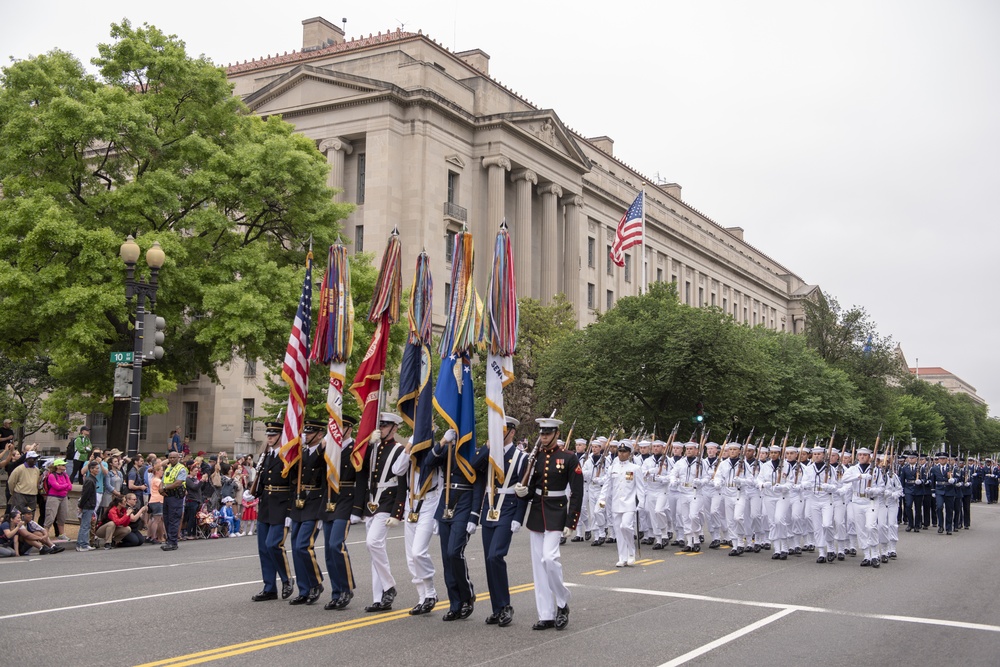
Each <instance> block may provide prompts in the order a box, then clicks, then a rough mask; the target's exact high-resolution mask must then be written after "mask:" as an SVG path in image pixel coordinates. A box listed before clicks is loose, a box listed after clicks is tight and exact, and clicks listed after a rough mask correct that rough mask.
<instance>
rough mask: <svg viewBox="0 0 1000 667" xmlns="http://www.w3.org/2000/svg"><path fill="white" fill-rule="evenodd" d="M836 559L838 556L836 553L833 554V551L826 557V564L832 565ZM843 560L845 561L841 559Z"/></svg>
mask: <svg viewBox="0 0 1000 667" xmlns="http://www.w3.org/2000/svg"><path fill="white" fill-rule="evenodd" d="M836 557H837V556H836V555H835V554H834V553H833V552H832V551H831V552H829V553H828V554H827V555H826V562H827V563H832V562H833V559H834V558H836ZM841 560H843V559H841Z"/></svg>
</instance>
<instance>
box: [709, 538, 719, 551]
mask: <svg viewBox="0 0 1000 667" xmlns="http://www.w3.org/2000/svg"><path fill="white" fill-rule="evenodd" d="M721 544H722V542H720V541H719V540H712V543H711V544H709V545H708V548H709V549H718V548H719V546H720V545H721Z"/></svg>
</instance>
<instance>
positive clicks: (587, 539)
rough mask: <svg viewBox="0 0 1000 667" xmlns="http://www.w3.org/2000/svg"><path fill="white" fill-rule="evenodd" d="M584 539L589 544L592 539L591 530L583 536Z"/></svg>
mask: <svg viewBox="0 0 1000 667" xmlns="http://www.w3.org/2000/svg"><path fill="white" fill-rule="evenodd" d="M583 539H585V540H586V541H588V542H589V541H590V540H591V539H592V538H591V535H590V531H589V530H588V531H587V532H586V533H584V534H583Z"/></svg>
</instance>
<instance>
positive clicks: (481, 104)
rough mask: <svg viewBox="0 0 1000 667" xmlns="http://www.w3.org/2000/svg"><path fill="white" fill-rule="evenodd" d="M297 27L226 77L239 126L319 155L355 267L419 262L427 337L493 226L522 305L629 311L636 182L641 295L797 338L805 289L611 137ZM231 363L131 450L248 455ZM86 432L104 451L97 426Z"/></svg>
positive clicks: (408, 40) (465, 58) (588, 313)
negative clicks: (280, 130)
mask: <svg viewBox="0 0 1000 667" xmlns="http://www.w3.org/2000/svg"><path fill="white" fill-rule="evenodd" d="M302 26H303V41H302V49H301V50H300V51H293V52H292V53H285V54H283V55H275V56H267V57H265V58H261V59H255V60H252V61H250V62H244V63H240V64H236V65H231V66H229V67H228V69H227V74H228V76H229V79H230V81H231V82H232V83H233V85H234V87H235V94H236V95H239V96H240V97H241V98H243V100H244V101H245V102H246V104H247V105H248V106H249V108H250V109H251V111H252V112H253V113H256V114H259V115H261V116H269V115H272V114H280V115H281V116H282V117H283V118H284V119H285V120H286V121H288V122H290V123H292V124H293V125H294V126H295V127H296V129H297V130H298V131H299V132H301V133H302V134H303V135H305V136H307V137H310V138H311V139H313V140H314V141H315V142H316V145H317V146H318V148H319V149H320V151H322V152H323V153H325V155H326V157H327V160H328V161H329V163H330V166H331V171H330V175H329V185H330V186H332V187H334V188H336V189H338V190H339V191H340V193H339V194H338V195H337V198H338V199H339V200H340V201H346V202H350V203H353V204H355V205H356V206H357V209H356V210H355V211H354V212H353V213H352V214H351V215H350V217H348V218H347V219H346V220H345V221H343V222H344V231H345V234H346V236H347V237H348V238H349V239H350V240H351V241H352V243H353V250H354V251H358V252H360V251H369V252H375V254H376V255H377V257H376V262H378V261H379V259H380V257H378V255H380V253H381V252H382V249H383V248H384V247H385V242H386V238H387V237H388V235H389V233H390V231H391V230H392V228H393V227H398V228H399V232H400V240H401V241H402V249H403V256H402V262H403V274H404V276H409V275H411V273H410V272H411V270H412V269H411V267H413V266H414V265H415V262H416V257H417V254H418V253H419V252H420V250H421V249H426V251H427V253H428V255H429V256H430V260H431V269H432V272H433V274H434V282H435V284H436V285H437V286H438V290H439V291H438V295H439V296H438V298H436V299H435V300H434V301H435V302H434V321H435V324H437V325H439V326H440V325H443V324H444V322H445V317H446V315H445V304H446V303H447V301H448V294H449V290H450V285H449V284H448V281H449V279H450V276H451V249H452V241H453V238H454V234H455V233H456V232H457V231H459V230H461V228H462V226H463V225H467V226H468V229H469V230H470V231H471V232H472V234H473V237H474V239H475V243H476V256H477V257H476V259H477V262H476V283H477V287H478V288H479V290H480V293H482V292H484V291H485V288H486V281H487V279H488V272H489V268H490V265H491V256H492V248H493V240H494V237H495V234H496V232H497V230H498V229H499V226H500V223H501V221H502V220H504V219H506V220H507V223H508V225H509V228H510V233H511V241H512V244H513V250H514V261H515V275H516V279H517V285H518V294H519V295H520V296H522V297H523V296H529V297H532V298H535V299H540V300H541V301H542V302H543V303H546V304H547V303H551V302H552V300H553V298H554V296H555V295H557V294H559V293H564V294H565V295H566V297H567V298H568V299H569V301H570V302H571V303H572V304H573V306H574V308H575V310H576V313H577V317H578V319H579V322H580V325H581V326H585V325H587V324H589V323H591V322H594V321H595V320H596V315H597V313H598V312H599V311H606V310H608V309H610V308H611V307H612V306H613V304H614V302H615V301H616V300H617V299H618V298H620V297H622V296H628V295H633V294H637V293H638V291H639V287H640V284H641V278H640V276H639V275H638V274H637V271H640V270H642V269H641V268H639V267H640V266H641V263H640V262H639V260H638V257H637V254H638V251H639V247H636V248H633V249H632V251H631V252H628V253H626V265H625V267H624V268H619V267H617V266H615V265H613V264H612V263H611V261H610V259H609V258H608V254H609V251H610V248H611V244H612V241H613V238H614V233H615V229H616V227H617V225H618V221H619V220H620V219H621V217H622V215H623V214H624V212H625V210H626V209H627V208H628V206H629V205H630V204H631V203H632V201H633V199H635V197H636V195H637V193H638V192H639V190H640V188H641V187H642V185H643V184H644V183H645V184H646V185H645V187H646V197H647V205H646V230H647V239H646V246H645V254H646V258H645V270H646V281H647V283H652V282H654V281H665V282H675V283H677V289H678V293H679V294H680V298H681V301H682V302H684V303H686V304H688V305H691V306H719V307H720V308H722V309H723V310H724V311H726V312H727V313H729V314H731V315H732V316H733V317H734V318H735V319H736V321H738V322H742V323H745V324H747V325H750V326H757V325H761V326H766V327H769V328H771V329H774V330H777V331H791V332H800V331H802V327H803V323H804V310H803V306H802V301H803V300H804V299H806V298H808V297H809V296H810V295H811V294H813V293H814V292H815V291H816V290H817V289H818V287H817V286H816V285H809V284H806V283H805V281H803V280H802V279H801V278H800V277H799V276H798V275H796V274H795V273H793V272H792V271H791V270H790V269H788V268H786V267H785V266H783V265H782V264H780V263H778V262H777V261H775V260H774V259H772V258H771V257H769V256H768V255H766V254H764V253H763V252H761V251H760V250H758V249H757V248H755V247H753V246H752V245H750V244H748V243H746V242H745V241H744V239H743V230H742V229H741V228H739V227H723V226H722V225H720V224H718V223H716V222H715V221H713V220H712V219H710V218H709V217H708V216H706V215H705V214H703V213H701V212H700V211H698V210H697V209H695V208H694V207H692V206H691V205H690V204H688V203H686V202H684V201H683V200H682V198H681V187H680V186H679V185H677V184H673V183H670V184H655V183H650V179H648V178H646V177H645V176H643V175H642V174H640V173H639V172H637V171H636V170H634V169H632V168H631V167H629V166H628V165H627V164H626V163H624V162H622V161H621V160H619V159H617V158H616V157H615V156H614V142H613V141H612V139H610V138H609V137H606V136H599V137H584V136H582V135H580V134H578V133H577V132H575V131H574V130H572V129H570V128H569V127H568V126H567V125H566V124H565V123H564V122H563V120H562V118H561V117H560V116H559V115H558V114H557V113H556V112H555V111H554V110H552V109H540V108H538V107H536V106H535V105H533V104H532V103H530V102H529V101H527V100H525V99H524V98H522V97H521V96H519V95H518V94H517V93H515V92H514V91H512V90H510V89H509V88H506V87H505V86H503V85H502V84H500V83H499V82H497V81H495V80H494V79H492V78H491V77H490V75H489V61H490V57H489V55H487V54H486V53H485V52H483V51H481V50H479V49H472V50H469V51H462V52H459V53H453V52H451V51H449V50H448V49H446V48H444V47H443V46H441V45H440V44H438V43H436V42H435V41H434V40H432V39H430V38H429V37H428V36H426V35H423V34H421V33H419V32H417V33H412V32H403V31H402V30H396V31H393V32H386V33H380V34H378V35H375V36H371V35H369V36H368V37H363V38H356V39H351V40H347V39H346V38H345V34H344V31H343V30H342V29H341V28H340V27H339V26H337V25H334V24H332V23H330V22H329V21H327V20H325V19H323V18H320V17H316V18H310V19H307V20H305V21H303V22H302ZM570 113H571V110H570ZM442 286H443V288H442ZM442 297H443V298H442ZM243 364H244V362H240V361H235V362H234V363H233V364H232V365H231V367H227V368H225V369H220V380H221V383H220V384H219V385H213V384H212V383H210V382H209V381H208V378H201V379H200V380H199V381H198V382H196V383H192V384H191V385H186V386H183V387H181V388H179V389H178V391H177V392H176V393H175V394H174V395H172V396H170V397H169V406H170V411H169V413H168V414H166V415H151V416H150V417H148V419H146V418H144V419H143V422H144V423H143V426H144V429H143V436H144V437H143V439H142V441H141V442H140V450H141V451H155V450H162V449H164V448H165V443H166V441H167V435H168V433H169V431H170V430H171V429H173V428H174V427H175V426H177V425H180V426H181V427H182V432H183V434H186V435H188V436H190V437H191V443H192V444H191V448H192V450H194V451H197V450H206V451H219V450H226V451H228V452H230V453H232V452H233V451H234V450H235V451H236V452H237V453H242V452H250V451H251V450H252V448H253V446H254V443H255V442H260V441H261V440H262V437H263V435H262V427H261V426H260V423H259V422H254V421H252V418H253V417H254V416H259V415H256V412H257V411H258V410H259V408H260V406H262V405H263V403H264V396H263V394H262V393H261V391H260V389H259V384H258V383H259V382H260V383H262V381H263V377H260V378H258V377H257V373H256V370H255V367H256V366H257V365H254V364H246V368H244V367H243ZM252 366H253V367H254V368H251V367H252ZM89 421H90V422H91V423H92V424H93V425H94V427H95V428H94V433H93V435H94V440H95V442H97V443H101V442H102V437H101V436H102V424H103V416H102V415H91V416H90V420H89ZM154 443H155V444H154ZM56 444H60V443H56ZM64 444H65V440H63V441H62V442H61V444H60V446H62V445H64Z"/></svg>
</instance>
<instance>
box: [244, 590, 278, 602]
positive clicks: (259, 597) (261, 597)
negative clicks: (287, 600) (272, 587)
mask: <svg viewBox="0 0 1000 667" xmlns="http://www.w3.org/2000/svg"><path fill="white" fill-rule="evenodd" d="M250 599H251V600H253V601H254V602H265V601H267V600H277V599H278V593H277V591H261V592H260V593H257V594H256V595H254V596H253V597H251V598H250Z"/></svg>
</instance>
